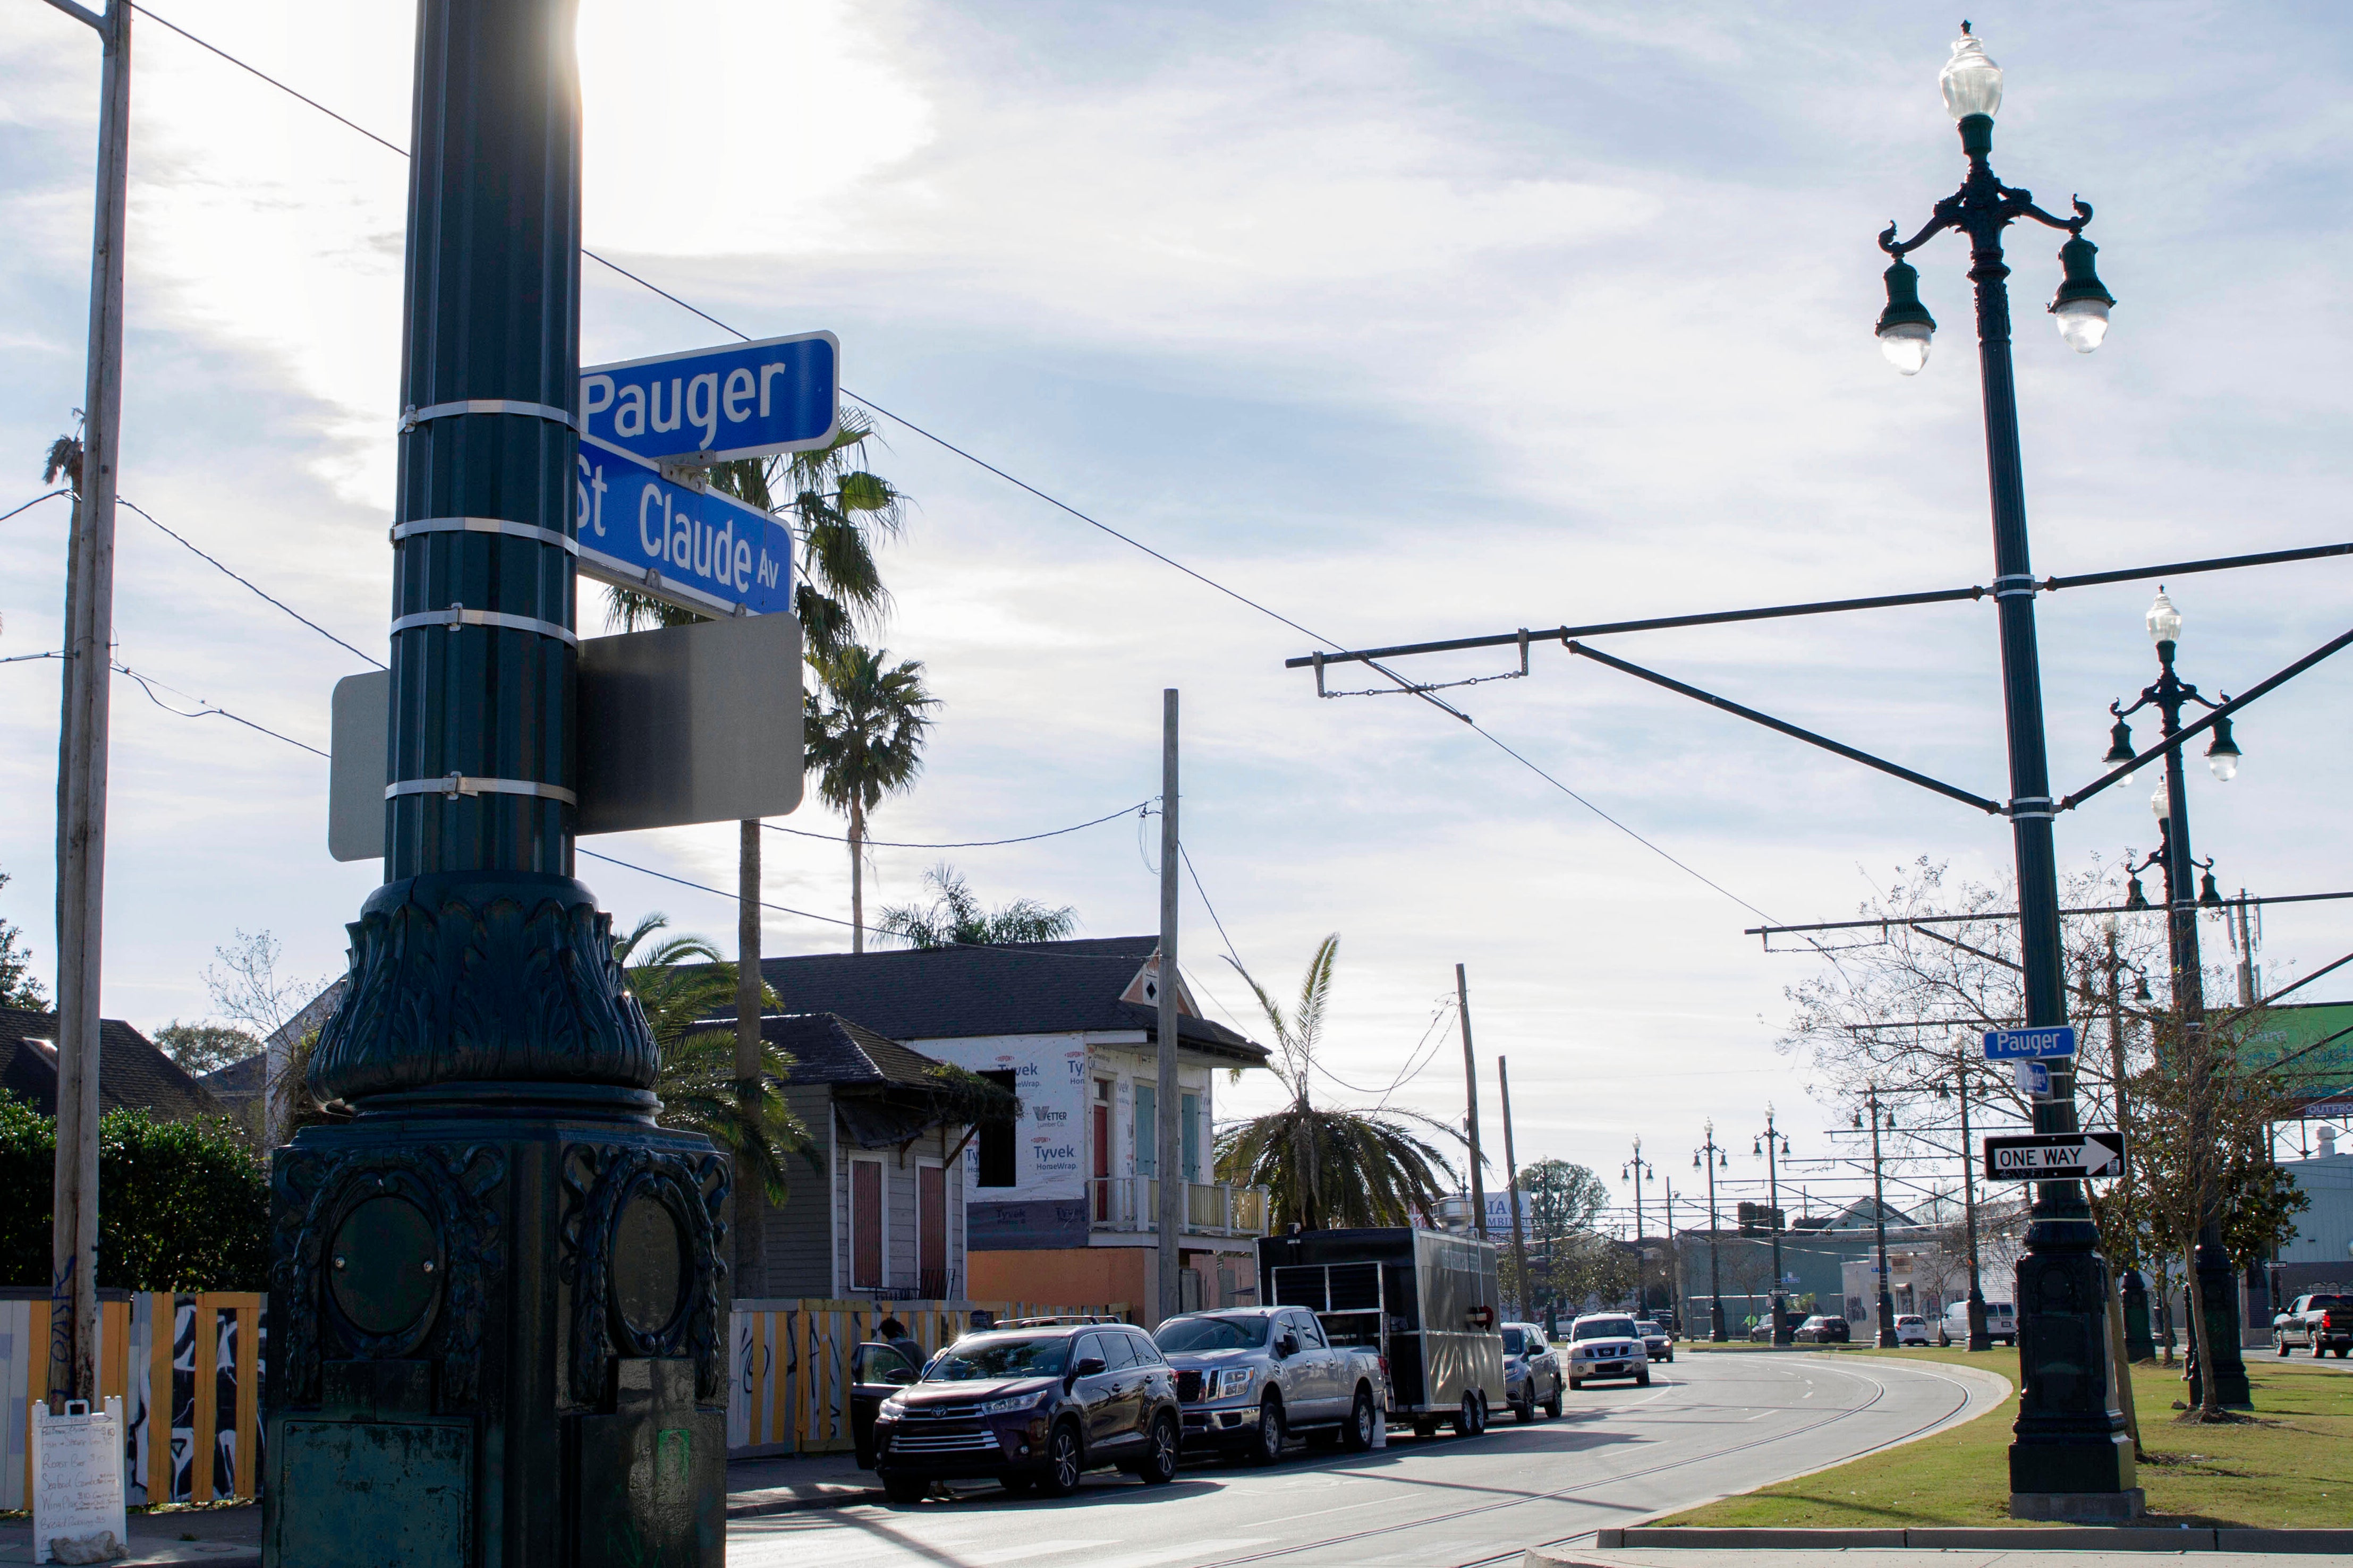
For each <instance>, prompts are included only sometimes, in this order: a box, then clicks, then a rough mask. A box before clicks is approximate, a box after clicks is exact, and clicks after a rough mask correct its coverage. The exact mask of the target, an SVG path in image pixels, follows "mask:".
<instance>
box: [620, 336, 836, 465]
mask: <svg viewBox="0 0 2353 1568" xmlns="http://www.w3.org/2000/svg"><path fill="white" fill-rule="evenodd" d="M840 419H841V344H840V342H839V340H837V339H836V338H835V337H834V335H833V334H832V333H831V332H802V333H800V334H799V335H798V336H797V337H789V338H768V339H765V340H764V341H762V342H756V343H728V344H725V345H723V346H722V347H719V348H715V349H693V350H690V351H689V352H687V353H675V354H656V355H655V356H654V357H652V358H651V359H633V360H624V361H622V362H620V363H617V364H593V365H586V366H584V367H583V368H582V370H581V372H580V420H581V433H582V434H583V435H586V436H590V437H595V438H596V439H597V440H599V441H603V442H606V443H607V444H608V445H611V446H614V447H619V448H621V450H623V451H625V452H631V453H634V454H636V455H637V456H638V457H640V458H649V459H651V460H654V461H661V460H663V459H668V460H670V461H673V462H681V463H693V464H695V465H697V466H707V465H709V464H712V463H719V462H725V461H728V460H729V459H731V458H765V457H766V456H768V455H769V454H770V453H772V452H805V451H807V450H809V449H811V448H812V447H822V446H824V445H826V444H827V443H828V442H829V441H831V440H832V439H833V437H834V433H835V431H836V430H837V429H838V428H839V424H840Z"/></svg>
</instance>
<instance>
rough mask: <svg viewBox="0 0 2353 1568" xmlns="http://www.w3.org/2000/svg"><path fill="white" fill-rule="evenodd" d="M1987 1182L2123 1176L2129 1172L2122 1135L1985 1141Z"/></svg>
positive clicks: (2047, 1135)
mask: <svg viewBox="0 0 2353 1568" xmlns="http://www.w3.org/2000/svg"><path fill="white" fill-rule="evenodd" d="M1985 1170H1986V1179H1987V1180H1988V1181H1994V1182H2048V1181H2056V1180H2059V1179H2062V1178H2063V1177H2067V1176H2120V1175H2122V1174H2124V1170H2125V1135H2124V1134H2123V1133H2121V1132H2058V1133H2045V1134H2042V1135H2040V1136H2035V1137H2026V1138H1989V1139H1987V1140H1986V1141H1985Z"/></svg>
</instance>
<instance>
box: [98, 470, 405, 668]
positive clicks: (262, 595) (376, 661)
mask: <svg viewBox="0 0 2353 1568" xmlns="http://www.w3.org/2000/svg"><path fill="white" fill-rule="evenodd" d="M114 499H115V500H118V501H120V502H121V504H122V505H124V506H126V507H129V508H130V509H131V510H132V511H135V512H137V513H138V514H139V515H140V516H141V517H143V518H145V519H146V520H147V521H149V522H153V523H154V524H155V526H156V527H157V528H158V529H161V530H162V531H164V533H165V534H167V535H169V536H170V537H171V538H172V539H173V540H174V541H175V542H178V543H179V544H181V545H182V546H184V547H185V549H186V550H187V552H188V553H190V554H191V555H194V556H195V558H196V559H197V560H199V561H201V562H203V563H205V564H206V565H207V566H210V567H211V568H212V569H213V570H214V571H216V572H218V573H219V574H221V575H223V576H225V577H227V578H228V579H229V580H230V581H232V582H234V583H237V584H240V585H242V586H243V587H245V588H248V589H249V590H251V591H252V593H253V594H254V595H255V596H256V597H258V598H259V599H261V600H263V601H264V602H265V603H268V604H270V605H276V606H277V607H278V608H280V609H281V610H283V611H285V612H286V613H287V614H288V615H290V616H293V617H294V618H295V619H296V620H298V621H300V622H301V623H302V624H303V625H304V626H308V627H310V628H311V630H312V631H314V632H316V633H318V634H319V635H320V636H321V637H324V638H326V639H327V640H328V641H329V642H331V643H333V644H334V645H335V646H336V647H339V648H342V649H343V650H344V651H345V652H348V653H355V654H359V657H360V658H364V659H366V660H367V661H368V662H369V663H370V664H372V665H374V666H375V667H376V668H378V669H384V668H388V667H387V666H386V665H385V662H384V660H382V659H380V658H376V657H375V655H373V654H366V653H360V650H359V649H357V648H355V647H352V645H351V644H349V643H347V642H345V641H344V640H343V638H341V637H337V636H336V635H335V634H334V633H332V632H331V631H329V630H328V629H327V628H326V627H324V626H321V625H320V624H319V623H318V622H316V621H314V620H312V619H311V617H310V616H306V615H304V614H303V613H302V612H301V611H300V610H298V609H296V608H295V607H294V606H293V605H290V604H288V603H287V602H286V601H285V600H283V599H280V598H278V597H276V596H275V595H271V594H269V593H268V592H267V591H265V590H264V589H262V588H260V587H259V586H257V585H256V584H254V582H253V581H252V579H250V578H248V577H245V576H241V575H239V574H237V572H235V571H233V570H231V569H230V568H229V567H227V566H224V565H222V564H221V563H220V562H218V561H216V560H215V559H214V558H213V557H212V556H210V555H207V554H206V553H205V552H204V551H202V550H200V549H198V548H197V547H196V546H195V545H194V544H191V543H189V542H188V541H187V539H186V538H185V537H184V536H183V535H182V534H180V533H179V532H177V531H174V529H171V528H169V527H167V526H165V525H164V523H161V522H157V521H156V520H155V517H154V515H153V513H151V512H150V511H148V510H147V509H146V508H144V507H142V506H140V505H139V504H138V503H136V502H134V501H132V500H129V499H128V498H126V497H123V496H117V497H115V498H114Z"/></svg>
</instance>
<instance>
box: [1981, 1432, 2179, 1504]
mask: <svg viewBox="0 0 2353 1568" xmlns="http://www.w3.org/2000/svg"><path fill="white" fill-rule="evenodd" d="M2125 1447H2126V1449H2127V1450H2129V1449H2130V1448H2131V1447H2132V1439H2131V1438H2129V1437H2127V1438H2126V1439H2125ZM2131 1457H2132V1456H2131V1454H2130V1452H2129V1451H2127V1453H2126V1463H2130V1461H2131ZM2147 1511H2148V1497H2147V1493H2145V1492H2143V1491H2142V1490H2141V1489H2140V1488H2138V1487H2127V1488H2126V1489H2124V1490H2122V1491H2115V1492H2012V1493H2010V1518H2012V1519H2063V1520H2073V1521H2076V1522H2078V1523H2086V1524H2099V1523H2105V1522H2108V1521H2114V1520H2120V1519H2138V1518H2140V1517H2141V1516H2142V1515H2143V1514H2145V1513H2147Z"/></svg>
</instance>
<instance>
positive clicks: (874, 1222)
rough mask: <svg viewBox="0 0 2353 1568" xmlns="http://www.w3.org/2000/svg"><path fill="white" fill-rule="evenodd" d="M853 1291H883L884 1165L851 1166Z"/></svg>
mask: <svg viewBox="0 0 2353 1568" xmlns="http://www.w3.org/2000/svg"><path fill="white" fill-rule="evenodd" d="M849 1288H850V1289H853V1290H880V1289H881V1288H882V1162H881V1161H880V1160H852V1161H851V1162H850V1163H849Z"/></svg>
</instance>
